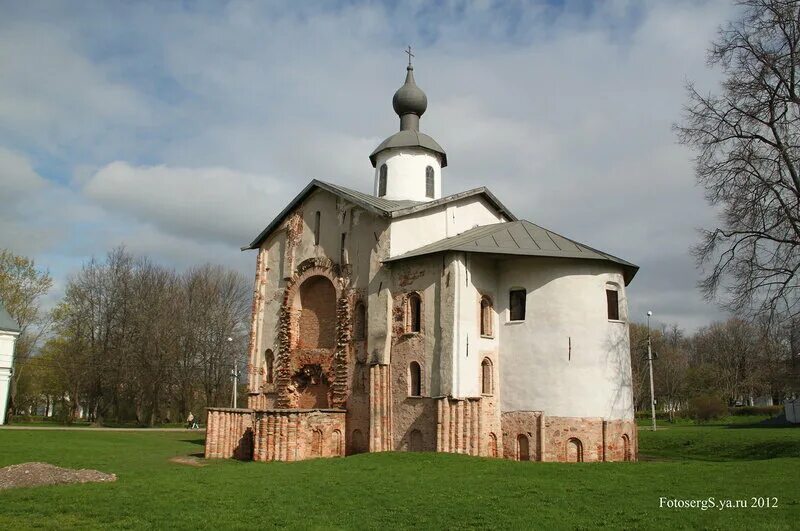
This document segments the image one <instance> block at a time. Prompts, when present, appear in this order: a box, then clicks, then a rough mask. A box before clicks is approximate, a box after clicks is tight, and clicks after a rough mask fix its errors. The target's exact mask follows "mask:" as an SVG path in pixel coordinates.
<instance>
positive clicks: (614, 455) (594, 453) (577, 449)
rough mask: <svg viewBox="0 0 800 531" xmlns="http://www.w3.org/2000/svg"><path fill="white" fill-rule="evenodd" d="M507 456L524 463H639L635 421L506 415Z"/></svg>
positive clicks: (520, 413)
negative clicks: (637, 460) (637, 459)
mask: <svg viewBox="0 0 800 531" xmlns="http://www.w3.org/2000/svg"><path fill="white" fill-rule="evenodd" d="M502 428H503V456H504V457H505V458H507V459H515V460H521V461H557V462H576V461H578V462H580V461H585V462H590V461H636V458H637V455H638V438H637V429H636V423H635V421H633V420H604V419H601V418H594V417H548V416H546V415H545V414H544V413H542V412H541V411H510V412H507V413H503V414H502Z"/></svg>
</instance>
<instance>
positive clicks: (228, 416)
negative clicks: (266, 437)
mask: <svg viewBox="0 0 800 531" xmlns="http://www.w3.org/2000/svg"><path fill="white" fill-rule="evenodd" d="M205 456H206V459H212V458H223V459H224V458H230V457H233V458H235V459H241V460H245V461H249V460H251V459H252V458H253V411H252V410H250V409H232V408H208V409H207V417H206V448H205Z"/></svg>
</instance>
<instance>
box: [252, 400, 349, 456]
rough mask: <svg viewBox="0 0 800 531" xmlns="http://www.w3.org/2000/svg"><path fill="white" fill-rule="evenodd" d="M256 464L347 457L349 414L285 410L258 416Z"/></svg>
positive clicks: (255, 429) (263, 413) (255, 416)
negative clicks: (346, 418)
mask: <svg viewBox="0 0 800 531" xmlns="http://www.w3.org/2000/svg"><path fill="white" fill-rule="evenodd" d="M254 418H255V421H254V437H253V439H254V450H253V459H254V460H256V461H301V460H303V459H313V458H315V457H341V456H344V454H345V442H344V434H345V412H344V411H332V410H326V411H320V410H312V411H308V410H298V409H283V410H278V409H276V410H270V411H256V412H255V413H254Z"/></svg>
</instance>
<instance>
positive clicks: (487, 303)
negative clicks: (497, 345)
mask: <svg viewBox="0 0 800 531" xmlns="http://www.w3.org/2000/svg"><path fill="white" fill-rule="evenodd" d="M493 321H494V308H492V300H491V299H490V298H489V297H481V335H482V336H487V337H491V336H492V324H493Z"/></svg>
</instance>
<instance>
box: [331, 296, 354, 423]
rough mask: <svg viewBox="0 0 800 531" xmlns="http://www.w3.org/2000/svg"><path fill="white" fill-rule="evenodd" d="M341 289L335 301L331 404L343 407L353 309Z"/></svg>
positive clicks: (346, 392)
mask: <svg viewBox="0 0 800 531" xmlns="http://www.w3.org/2000/svg"><path fill="white" fill-rule="evenodd" d="M345 291H346V290H341V295H340V296H339V299H338V300H337V301H336V350H335V352H334V354H333V367H334V379H333V385H332V404H331V405H332V406H333V407H340V408H343V407H345V404H346V403H347V395H348V384H347V382H348V378H347V373H348V368H347V362H348V359H349V358H350V348H351V347H352V345H351V344H350V336H351V335H352V331H353V311H352V307H351V306H350V297H348V295H347V294H346V293H345Z"/></svg>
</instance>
